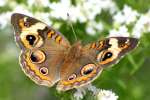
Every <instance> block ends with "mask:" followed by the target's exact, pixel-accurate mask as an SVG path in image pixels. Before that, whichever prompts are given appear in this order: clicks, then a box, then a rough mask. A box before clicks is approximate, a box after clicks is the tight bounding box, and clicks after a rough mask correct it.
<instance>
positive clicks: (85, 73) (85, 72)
mask: <svg viewBox="0 0 150 100" xmlns="http://www.w3.org/2000/svg"><path fill="white" fill-rule="evenodd" d="M92 71H93V69H92V68H89V69H87V70H85V71H84V72H83V74H84V75H87V74H90V73H91V72H92Z"/></svg>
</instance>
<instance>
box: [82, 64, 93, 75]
mask: <svg viewBox="0 0 150 100" xmlns="http://www.w3.org/2000/svg"><path fill="white" fill-rule="evenodd" d="M94 67H95V65H94V64H88V65H85V66H84V67H83V68H82V69H81V74H82V75H88V74H90V73H92V72H93V70H94Z"/></svg>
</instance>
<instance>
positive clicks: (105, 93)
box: [97, 90, 118, 100]
mask: <svg viewBox="0 0 150 100" xmlns="http://www.w3.org/2000/svg"><path fill="white" fill-rule="evenodd" d="M117 99H118V96H117V95H116V94H115V93H113V92H112V91H110V90H100V91H99V92H98V94H97V100H117Z"/></svg>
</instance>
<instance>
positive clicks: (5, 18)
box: [0, 12, 12, 28]
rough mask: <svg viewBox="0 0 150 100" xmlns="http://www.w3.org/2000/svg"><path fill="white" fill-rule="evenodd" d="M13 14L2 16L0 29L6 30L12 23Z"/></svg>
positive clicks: (0, 16)
mask: <svg viewBox="0 0 150 100" xmlns="http://www.w3.org/2000/svg"><path fill="white" fill-rule="evenodd" d="M11 14H12V13H11V12H6V13H2V14H0V28H5V27H6V26H7V24H9V22H10V16H11Z"/></svg>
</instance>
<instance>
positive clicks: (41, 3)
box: [27, 0, 49, 7]
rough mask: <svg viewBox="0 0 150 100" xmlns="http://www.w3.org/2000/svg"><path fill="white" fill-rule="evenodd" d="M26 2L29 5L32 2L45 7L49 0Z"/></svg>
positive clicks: (28, 0)
mask: <svg viewBox="0 0 150 100" xmlns="http://www.w3.org/2000/svg"><path fill="white" fill-rule="evenodd" d="M27 4H28V5H29V6H30V7H31V6H33V5H34V4H37V5H40V6H43V7H47V6H48V5H49V0H27Z"/></svg>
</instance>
